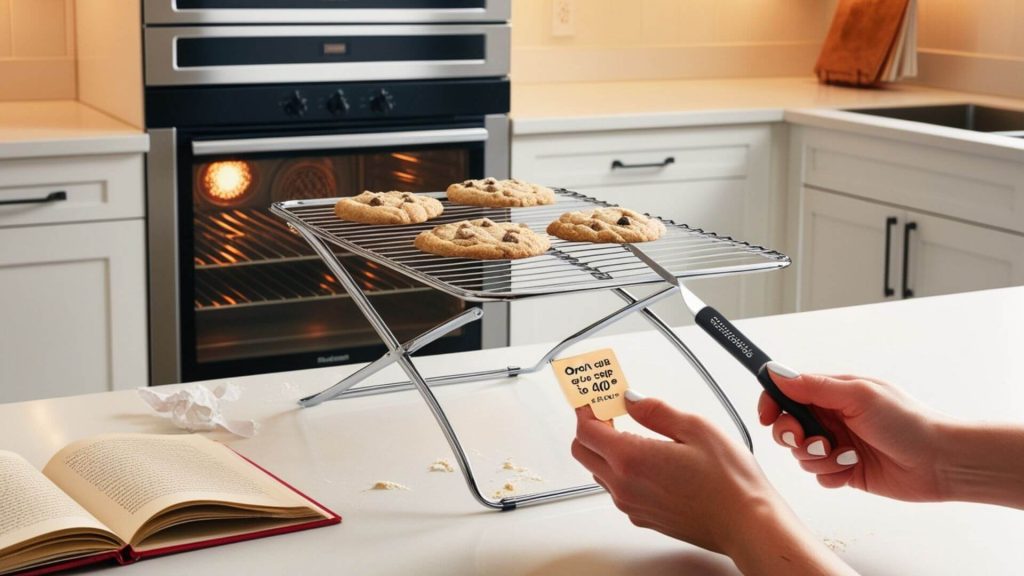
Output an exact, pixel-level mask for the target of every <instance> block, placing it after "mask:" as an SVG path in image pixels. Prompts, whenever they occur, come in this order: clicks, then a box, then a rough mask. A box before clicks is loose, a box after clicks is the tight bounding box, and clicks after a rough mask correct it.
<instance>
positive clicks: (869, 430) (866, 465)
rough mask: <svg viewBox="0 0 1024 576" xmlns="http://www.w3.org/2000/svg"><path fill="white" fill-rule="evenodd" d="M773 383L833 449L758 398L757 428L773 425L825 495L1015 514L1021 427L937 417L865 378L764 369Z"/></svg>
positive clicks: (1021, 469)
mask: <svg viewBox="0 0 1024 576" xmlns="http://www.w3.org/2000/svg"><path fill="white" fill-rule="evenodd" d="M768 371H769V372H771V375H772V380H773V381H774V382H775V384H776V385H777V386H778V387H779V389H780V390H782V392H784V393H785V394H786V395H787V396H789V397H790V398H792V399H793V400H795V401H797V402H800V403H802V404H807V405H810V406H811V407H812V408H811V409H812V410H814V412H815V414H816V415H817V416H818V418H819V420H820V421H821V423H822V424H823V425H824V426H825V427H826V428H828V429H829V430H831V431H832V433H833V434H835V437H836V443H837V446H835V447H832V446H829V445H828V441H827V440H825V439H824V438H821V437H814V438H804V437H803V430H802V429H801V428H800V424H799V423H797V421H796V419H795V418H793V417H792V416H790V415H789V414H782V413H780V410H779V406H778V404H776V403H775V401H774V400H772V399H771V397H769V396H768V395H767V394H764V393H762V394H761V401H760V403H759V404H758V413H759V414H760V419H761V423H762V424H764V425H766V426H768V425H771V426H772V435H773V436H774V437H775V441H776V442H778V443H779V444H781V445H783V446H786V447H788V448H790V449H791V450H792V452H793V456H794V457H796V459H797V460H799V461H800V466H802V467H803V469H804V470H807V471H808V472H810V473H812V474H816V475H817V476H818V482H819V483H820V484H821V485H822V486H825V487H828V488H838V487H840V486H853V487H854V488H859V489H861V490H864V491H866V492H871V493H872V494H879V495H881V496H888V497H890V498H896V499H899V500H908V501H913V502H933V501H942V500H961V501H966V502H983V503H987V504H997V505H1001V506H1012V507H1015V508H1021V509H1024V426H1021V425H1020V424H994V423H974V424H971V423H964V422H958V421H955V420H953V419H950V418H947V417H944V416H942V415H940V414H938V413H936V412H934V411H932V410H930V409H928V408H927V407H925V406H923V405H921V404H920V403H918V402H917V401H916V400H914V399H913V398H911V397H910V396H908V395H907V394H906V393H904V392H903V391H902V390H900V389H899V388H896V387H895V386H893V385H891V384H887V383H885V382H882V381H880V380H875V379H873V378H860V377H857V376H822V375H820V374H797V373H796V372H794V371H792V370H790V369H789V368H786V367H785V366H782V365H781V364H778V363H776V362H771V363H769V364H768Z"/></svg>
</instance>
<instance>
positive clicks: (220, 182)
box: [203, 160, 253, 203]
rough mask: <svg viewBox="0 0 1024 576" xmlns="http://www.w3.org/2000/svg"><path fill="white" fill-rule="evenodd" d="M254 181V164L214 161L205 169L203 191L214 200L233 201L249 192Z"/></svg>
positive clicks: (238, 161)
mask: <svg viewBox="0 0 1024 576" xmlns="http://www.w3.org/2000/svg"><path fill="white" fill-rule="evenodd" d="M252 181H253V173H252V166H250V165H249V163H248V162H244V161H241V160H225V161H222V162H213V163H211V164H210V165H208V166H207V167H206V169H205V170H204V171H203V192H205V193H206V195H207V196H208V197H209V198H210V199H211V200H213V201H214V202H218V203H232V202H233V201H237V200H240V199H241V198H242V197H244V196H245V195H246V193H247V192H249V190H250V189H251V188H252Z"/></svg>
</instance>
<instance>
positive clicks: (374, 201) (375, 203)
mask: <svg viewBox="0 0 1024 576" xmlns="http://www.w3.org/2000/svg"><path fill="white" fill-rule="evenodd" d="M381 204H383V202H381V201H380V198H371V199H370V206H380V205H381Z"/></svg>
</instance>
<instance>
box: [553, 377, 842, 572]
mask: <svg viewBox="0 0 1024 576" xmlns="http://www.w3.org/2000/svg"><path fill="white" fill-rule="evenodd" d="M626 407H627V409H628V411H629V415H630V416H632V417H633V419H634V420H636V421H637V422H638V423H640V424H641V425H643V426H645V427H647V428H649V429H650V430H653V431H654V432H657V433H659V434H661V435H663V436H667V437H668V438H669V440H667V441H666V440H656V439H652V438H645V437H642V436H639V435H636V434H632V433H629V432H618V431H616V430H615V429H614V428H613V427H612V426H608V423H606V422H602V421H600V420H598V419H597V418H595V417H594V414H593V412H592V411H591V409H590V407H589V406H584V407H582V408H579V409H577V410H576V417H577V427H576V439H575V441H573V443H572V454H573V457H575V458H576V460H578V461H579V462H580V463H581V464H583V466H585V467H586V468H587V469H588V470H590V472H591V473H593V475H594V480H595V481H596V482H597V483H598V484H600V485H601V486H603V487H604V488H605V489H606V490H607V491H608V492H609V494H611V497H612V500H613V502H614V503H615V506H616V507H618V508H619V509H620V510H622V511H623V512H625V513H626V514H627V515H628V516H629V519H630V520H631V521H632V522H633V524H635V525H637V526H640V527H643V528H650V529H653V530H657V531H659V532H661V533H663V534H666V535H668V536H671V537H673V538H677V539H680V540H684V541H687V542H690V543H692V544H695V545H697V546H700V547H702V548H705V549H707V550H711V551H713V552H719V553H723V554H726V555H728V556H730V557H731V558H732V559H733V561H735V562H736V564H737V566H739V567H740V569H741V570H743V571H744V572H747V573H754V572H756V573H759V574H776V573H778V574H787V576H792V575H793V574H802V573H815V574H845V573H851V572H850V571H849V568H848V567H847V566H845V565H844V564H843V563H842V562H841V561H839V559H838V558H837V557H835V555H834V554H832V553H831V552H829V551H828V550H827V549H826V548H825V547H824V545H823V544H822V543H821V542H820V541H819V540H818V539H816V538H814V537H813V536H811V535H810V534H809V533H808V532H807V530H806V529H805V528H804V527H803V526H802V525H801V524H800V522H799V521H798V520H797V519H796V517H795V516H793V514H792V512H791V511H790V510H789V508H788V507H787V506H786V504H785V502H783V501H782V498H781V497H780V496H779V494H778V492H776V491H775V489H774V488H773V487H772V486H771V484H770V483H769V482H768V480H767V479H766V478H765V476H764V474H763V473H762V472H761V469H760V468H759V467H758V466H757V463H756V462H755V461H754V458H753V456H752V455H751V454H750V453H749V452H747V451H746V450H744V449H743V448H742V447H740V446H739V445H738V444H736V443H735V442H733V441H731V440H730V439H729V438H727V437H726V436H725V434H724V433H723V432H722V431H721V430H719V429H718V428H716V427H715V426H713V425H712V424H711V423H709V422H708V421H706V420H704V419H703V418H701V417H700V416H696V415H693V414H687V413H683V412H680V411H678V410H675V409H673V408H672V407H670V406H668V405H667V404H665V403H664V402H662V401H660V400H655V399H650V398H648V399H643V398H642V396H639V395H638V394H636V393H635V392H633V391H632V390H631V391H629V392H627V402H626Z"/></svg>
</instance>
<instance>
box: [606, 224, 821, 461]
mask: <svg viewBox="0 0 1024 576" xmlns="http://www.w3.org/2000/svg"><path fill="white" fill-rule="evenodd" d="M625 247H626V249H627V250H629V251H630V252H632V253H633V255H634V256H636V257H637V258H639V259H640V260H641V261H643V263H644V264H646V265H647V266H648V267H649V268H650V269H651V270H654V271H655V272H657V273H658V275H659V276H661V277H662V279H664V280H665V281H666V282H668V283H669V284H673V285H675V286H677V287H678V288H679V292H680V294H682V296H683V302H684V303H685V304H686V308H687V309H689V311H690V313H691V314H693V317H694V318H695V319H696V321H697V325H698V326H700V327H701V328H702V329H703V330H704V331H705V332H707V333H708V335H709V336H711V338H712V339H713V340H714V341H715V342H718V344H719V345H720V346H721V347H722V348H725V349H726V351H728V352H729V353H730V354H732V356H733V358H735V359H736V360H738V361H739V363H740V364H742V365H743V366H744V367H745V368H746V369H747V370H749V371H750V373H751V374H754V375H755V376H757V381H758V382H760V383H761V386H762V387H763V388H764V390H765V392H767V393H768V395H769V396H771V398H772V400H775V402H776V403H777V404H778V405H779V406H780V407H781V408H782V409H783V410H785V411H786V412H788V413H790V414H791V415H792V416H793V417H794V418H796V420H797V422H799V423H800V426H801V427H802V428H803V429H804V438H810V437H812V436H824V437H825V438H827V439H828V441H829V445H830V446H831V447H833V448H834V447H835V438H834V437H833V436H832V433H831V432H830V431H829V430H828V429H827V428H825V427H824V426H822V425H821V423H820V422H818V419H817V417H816V416H815V415H814V413H813V412H811V409H810V407H809V406H807V405H806V404H801V403H799V402H796V401H795V400H793V399H792V398H790V397H789V396H786V395H785V394H783V392H782V390H779V387H778V386H776V385H775V382H773V381H772V377H771V375H769V374H768V362H770V361H771V358H770V357H769V356H768V355H767V354H765V353H764V352H763V351H761V349H760V348H758V347H757V346H756V345H754V343H753V342H752V341H751V340H750V338H747V337H746V336H745V335H744V334H743V333H742V332H740V331H739V329H738V328H736V327H735V326H733V325H732V322H730V321H729V320H728V319H727V318H726V317H725V316H723V315H722V314H721V313H720V312H719V311H718V310H715V309H714V308H712V307H711V306H708V305H707V304H705V303H704V301H703V300H701V299H700V298H699V297H698V296H697V295H696V294H694V293H693V292H692V291H691V290H690V289H689V288H687V287H686V286H684V285H683V283H682V282H681V281H680V280H679V278H677V277H676V275H675V274H673V273H671V272H669V271H668V270H667V269H666V268H665V267H664V266H662V265H661V264H658V262H657V261H655V260H654V259H653V258H651V256H650V255H648V254H647V253H646V252H644V251H643V250H641V249H640V248H637V247H636V246H634V245H633V244H626V245H625Z"/></svg>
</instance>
